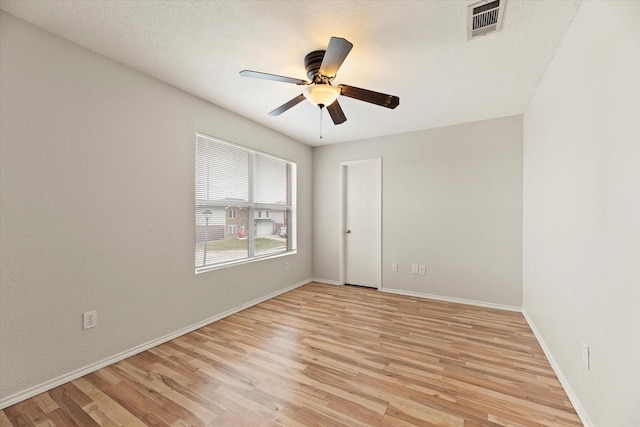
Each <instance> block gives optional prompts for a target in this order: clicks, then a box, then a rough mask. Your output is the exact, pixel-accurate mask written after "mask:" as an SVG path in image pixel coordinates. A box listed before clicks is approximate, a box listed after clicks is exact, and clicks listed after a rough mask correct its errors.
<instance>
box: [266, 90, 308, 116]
mask: <svg viewBox="0 0 640 427" xmlns="http://www.w3.org/2000/svg"><path fill="white" fill-rule="evenodd" d="M305 99H306V98H305V97H304V95H303V94H300V95H298V96H296V97H295V98H293V99H292V100H291V101H289V102H285V103H284V104H282V105H281V106H279V107H278V108H276V109H275V110H273V111H271V112H270V113H269V115H270V116H279V115H280V114H282V113H284V112H285V111H287V110H288V109H289V108H291V107H294V106H296V105H298V104H299V103H301V102H302V101H304V100H305Z"/></svg>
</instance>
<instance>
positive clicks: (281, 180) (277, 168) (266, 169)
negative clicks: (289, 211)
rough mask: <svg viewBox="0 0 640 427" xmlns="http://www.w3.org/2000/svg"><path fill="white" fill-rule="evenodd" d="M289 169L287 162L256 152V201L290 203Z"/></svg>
mask: <svg viewBox="0 0 640 427" xmlns="http://www.w3.org/2000/svg"><path fill="white" fill-rule="evenodd" d="M288 169H289V168H288V164H287V162H285V161H283V160H278V159H274V158H273V157H269V156H265V155H262V154H259V153H256V155H255V169H254V171H255V172H254V176H255V179H254V186H253V188H254V190H253V191H254V202H255V203H268V204H279V205H288V204H289V189H288V182H289V176H288V173H289V172H288Z"/></svg>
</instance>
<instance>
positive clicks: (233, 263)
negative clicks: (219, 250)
mask: <svg viewBox="0 0 640 427" xmlns="http://www.w3.org/2000/svg"><path fill="white" fill-rule="evenodd" d="M297 253H298V251H297V250H296V249H294V250H291V251H284V252H278V253H276V254H268V255H264V256H258V257H253V258H249V259H243V260H239V261H230V262H225V263H222V264H216V265H211V266H208V267H201V268H197V269H196V270H195V273H196V275H198V274H201V273H208V272H209V271H214V270H220V269H223V268H228V267H236V266H239V265H244V264H251V263H254V262H258V261H264V260H268V259H274V258H282V257H285V256H289V255H295V254H297Z"/></svg>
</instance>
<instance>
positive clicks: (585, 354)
mask: <svg viewBox="0 0 640 427" xmlns="http://www.w3.org/2000/svg"><path fill="white" fill-rule="evenodd" d="M582 364H583V365H584V367H585V368H587V369H591V350H590V349H589V344H587V343H584V342H583V343H582Z"/></svg>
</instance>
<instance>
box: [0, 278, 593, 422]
mask: <svg viewBox="0 0 640 427" xmlns="http://www.w3.org/2000/svg"><path fill="white" fill-rule="evenodd" d="M431 425H438V426H467V427H469V426H576V425H581V423H580V420H579V418H578V416H577V415H576V412H575V411H574V409H573V407H572V406H571V403H570V402H569V399H568V397H567V395H566V394H565V392H564V390H563V389H562V386H561V385H560V383H559V381H558V379H557V378H556V376H555V374H554V372H553V370H552V368H551V366H550V365H549V362H548V361H547V359H546V358H545V356H544V353H543V351H542V349H541V348H540V346H539V345H538V342H537V341H536V338H535V336H534V334H533V332H532V331H531V329H530V328H529V326H528V325H527V323H526V321H525V319H524V317H523V315H522V314H521V313H517V312H509V311H501V310H496V309H491V308H483V307H475V306H468V305H463V304H456V303H450V302H442V301H431V300H425V299H421V298H416V297H408V296H401V295H395V294H389V293H381V292H378V291H376V290H375V289H367V288H360V287H353V286H332V285H323V284H320V283H310V284H307V285H304V286H302V287H300V288H297V289H294V290H292V291H290V292H287V293H285V294H282V295H280V296H278V297H276V298H273V299H271V300H268V301H265V302H262V303H260V304H258V305H256V306H254V307H251V308H248V309H246V310H244V311H241V312H239V313H236V314H233V315H231V316H229V317H226V318H224V319H222V320H219V321H217V322H215V323H212V324H210V325H208V326H205V327H203V328H201V329H198V330H196V331H194V332H191V333H189V334H186V335H184V336H182V337H179V338H176V339H174V340H172V341H169V342H167V343H165V344H162V345H159V346H157V347H154V348H152V349H150V350H147V351H145V352H142V353H140V354H138V355H135V356H132V357H130V358H128V359H125V360H122V361H120V362H117V363H115V364H113V365H110V366H108V367H105V368H103V369H100V370H98V371H96V372H94V373H91V374H89V375H86V376H84V377H82V378H79V379H77V380H75V381H71V382H69V383H67V384H64V385H62V386H60V387H56V388H54V389H52V390H50V391H48V392H45V393H42V394H40V395H38V396H35V397H33V398H31V399H28V400H25V401H23V402H20V403H18V404H16V405H13V406H10V407H8V408H5V409H4V410H3V411H0V427H5V426H6V427H9V426H16V427H17V426H33V427H45V426H47V427H53V426H58V427H61V426H107V427H111V426H134V427H135V426H169V427H186V426H233V427H242V426H293V427H296V426H323V427H324V426H367V427H370V426H431Z"/></svg>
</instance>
